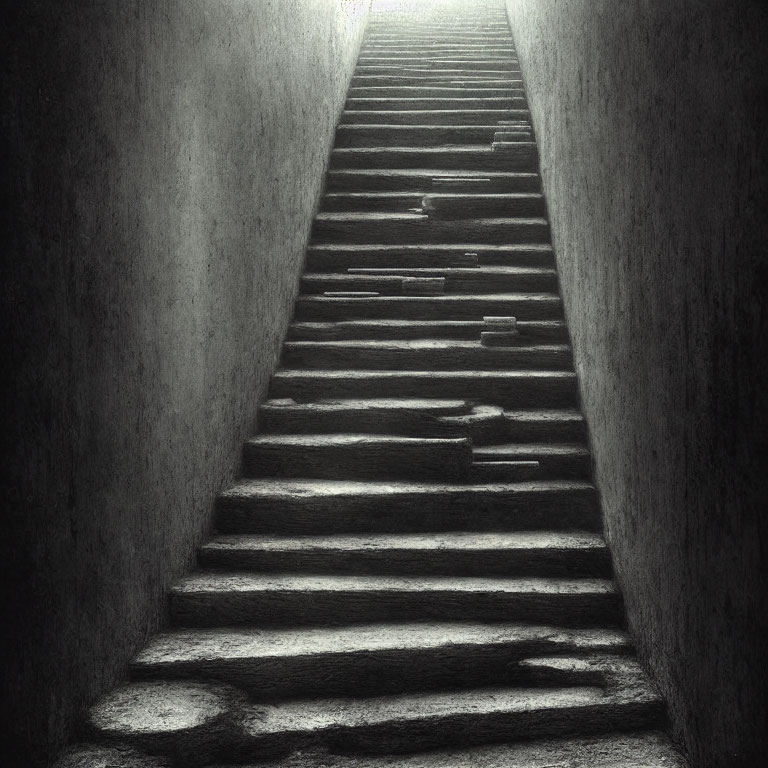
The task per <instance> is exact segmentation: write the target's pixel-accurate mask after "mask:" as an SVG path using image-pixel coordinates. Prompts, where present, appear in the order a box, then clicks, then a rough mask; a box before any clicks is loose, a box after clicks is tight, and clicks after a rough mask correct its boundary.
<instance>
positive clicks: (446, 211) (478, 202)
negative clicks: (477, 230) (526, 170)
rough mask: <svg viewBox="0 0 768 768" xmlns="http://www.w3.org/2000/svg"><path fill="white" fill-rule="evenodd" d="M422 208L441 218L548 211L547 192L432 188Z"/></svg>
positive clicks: (540, 214)
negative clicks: (471, 192) (500, 191)
mask: <svg viewBox="0 0 768 768" xmlns="http://www.w3.org/2000/svg"><path fill="white" fill-rule="evenodd" d="M422 210H423V211H424V212H425V213H427V214H428V215H429V216H430V218H439V219H474V218H481V217H501V216H539V217H546V215H547V210H546V205H545V203H544V196H543V195H540V194H535V193H534V194H531V193H527V194H526V193H507V194H500V193H492V194H483V193H474V194H466V193H448V192H430V193H429V194H428V195H425V196H424V198H423V200H422Z"/></svg>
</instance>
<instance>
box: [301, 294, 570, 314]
mask: <svg viewBox="0 0 768 768" xmlns="http://www.w3.org/2000/svg"><path fill="white" fill-rule="evenodd" d="M484 315H514V316H515V317H518V318H520V319H521V320H559V319H561V318H562V315H563V310H562V304H561V301H560V297H559V296H557V295H556V294H554V293H488V294H474V295H472V294H454V295H450V296H445V295H444V296H366V297H362V298H355V297H348V296H338V297H337V296H299V298H298V299H297V300H296V308H295V314H294V319H295V320H297V321H304V320H314V321H316V320H333V321H337V320H378V319H385V318H386V319H403V320H475V319H477V318H480V317H483V316H484Z"/></svg>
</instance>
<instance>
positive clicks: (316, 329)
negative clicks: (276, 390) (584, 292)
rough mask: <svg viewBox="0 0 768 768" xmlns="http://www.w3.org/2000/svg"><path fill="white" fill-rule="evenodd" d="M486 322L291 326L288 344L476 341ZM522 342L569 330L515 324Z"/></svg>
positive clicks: (563, 337) (562, 336) (558, 336)
mask: <svg viewBox="0 0 768 768" xmlns="http://www.w3.org/2000/svg"><path fill="white" fill-rule="evenodd" d="M485 327H486V326H485V323H483V322H471V321H461V320H454V321H446V322H442V323H441V322H438V321H434V322H430V321H425V322H420V321H412V322H409V321H406V320H404V321H397V322H392V321H389V322H388V321H376V320H370V321H357V322H355V321H347V322H344V321H342V322H340V323H292V324H291V325H290V326H289V327H288V337H287V338H288V340H289V341H343V340H354V339H361V340H366V339H393V340H394V339H423V338H431V339H462V340H467V339H472V340H475V339H479V338H480V333H481V331H484V330H485ZM517 327H518V329H519V330H520V334H521V336H523V338H524V340H525V341H545V342H547V343H549V342H553V343H554V342H561V341H562V342H565V341H568V331H567V329H566V327H565V324H564V323H563V322H562V321H549V322H547V321H541V322H537V321H518V323H517Z"/></svg>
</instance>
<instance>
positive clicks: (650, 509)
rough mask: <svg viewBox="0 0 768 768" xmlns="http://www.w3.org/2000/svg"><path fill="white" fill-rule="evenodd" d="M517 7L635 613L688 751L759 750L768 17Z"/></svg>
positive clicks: (584, 382) (741, 761)
mask: <svg viewBox="0 0 768 768" xmlns="http://www.w3.org/2000/svg"><path fill="white" fill-rule="evenodd" d="M507 6H508V10H509V13H510V17H511V22H512V28H513V34H514V35H515V39H516V43H517V49H518V52H519V55H520V62H521V67H522V70H523V76H524V79H525V81H526V86H527V89H528V96H529V100H530V105H531V111H532V117H533V124H534V128H535V130H536V138H537V142H538V147H539V151H540V154H541V162H542V173H543V180H544V188H545V192H546V194H547V198H548V203H549V208H550V214H551V221H552V233H553V237H554V243H555V249H556V253H557V261H558V267H559V270H560V278H561V286H562V291H563V298H564V304H565V309H566V315H567V319H568V324H569V327H570V330H571V334H572V337H573V347H574V354H575V359H576V364H577V370H578V373H579V377H580V383H581V387H582V394H583V403H584V409H585V412H586V416H587V419H588V422H589V425H590V429H591V432H592V440H593V446H594V456H595V461H596V479H597V481H598V483H599V486H600V489H601V492H602V498H603V504H604V510H605V520H606V527H607V534H608V537H609V540H610V543H611V545H612V549H613V553H614V558H615V565H616V568H617V571H618V576H619V579H620V582H621V585H622V588H623V592H624V596H625V599H626V605H627V611H628V615H629V620H630V624H631V626H632V629H633V631H634V633H635V637H636V639H637V641H638V644H639V647H640V651H641V654H642V655H643V657H644V659H645V660H646V662H647V663H648V665H649V666H650V669H651V671H652V673H653V675H654V677H655V679H656V680H657V681H658V683H659V684H660V685H661V687H662V690H663V693H664V696H665V698H666V699H667V701H668V702H669V707H670V712H671V718H672V723H673V727H674V733H675V736H676V738H678V739H679V740H681V741H682V742H683V743H684V744H685V746H686V747H687V748H688V750H689V751H690V754H691V758H692V762H693V763H694V764H696V765H700V766H702V767H709V766H726V765H727V766H734V765H740V766H742V765H744V766H746V765H750V766H751V765H758V764H761V763H762V760H761V758H764V757H765V754H766V753H767V752H768V746H767V745H766V741H765V737H766V733H768V732H766V731H765V730H764V724H765V722H766V711H765V698H764V673H763V671H762V670H763V669H764V657H763V656H762V655H761V653H760V646H761V644H762V642H764V637H761V636H760V635H761V634H762V633H763V631H764V630H763V629H761V627H763V628H764V617H765V616H766V605H765V601H764V600H765V598H764V594H765V583H764V581H763V577H761V575H760V574H761V571H763V572H765V571H766V567H765V566H766V564H765V538H764V537H765V523H764V509H763V510H760V509H759V508H760V507H761V506H762V505H763V504H764V503H765V494H764V487H762V486H763V482H762V480H760V479H759V478H760V475H761V469H760V467H761V465H763V464H764V462H765V457H766V434H768V424H767V422H766V406H765V398H764V387H765V382H766V381H767V380H768V372H767V371H766V356H765V354H764V351H763V350H764V349H765V346H764V345H765V339H766V336H767V335H768V328H766V318H767V317H768V315H766V311H765V293H764V289H763V288H760V287H759V286H760V284H761V281H762V284H763V285H764V284H765V283H766V277H768V275H767V274H766V270H767V268H766V261H765V243H766V238H767V237H768V231H767V230H766V224H765V216H764V213H765V210H766V189H765V186H766V181H765V180H766V174H765V160H766V133H765V124H766V123H765V121H766V118H765V106H766V102H767V98H766V96H767V95H768V94H767V93H766V69H765V65H764V61H762V59H763V58H764V52H765V35H766V31H768V14H767V13H766V9H765V8H763V7H762V6H761V5H760V4H758V3H755V2H752V3H728V2H725V1H724V0H714V1H713V2H709V3H696V2H685V1H684V0H674V1H672V2H665V3H649V2H641V1H640V0H628V1H627V2H623V3H615V2H609V1H608V0H571V1H570V2H567V3H566V2H557V3H555V2H552V3H542V2H538V1H534V0H508V2H507ZM762 472H763V473H764V470H762Z"/></svg>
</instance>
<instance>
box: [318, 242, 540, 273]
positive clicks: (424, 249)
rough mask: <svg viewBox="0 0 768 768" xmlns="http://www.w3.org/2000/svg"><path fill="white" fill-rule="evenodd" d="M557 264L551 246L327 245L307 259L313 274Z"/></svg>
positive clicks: (466, 244)
mask: <svg viewBox="0 0 768 768" xmlns="http://www.w3.org/2000/svg"><path fill="white" fill-rule="evenodd" d="M554 263H555V257H554V252H553V250H552V246H551V245H550V244H549V243H526V244H524V245H520V244H509V243H507V244H504V245H489V244H487V243H486V244H478V243H464V244H461V243H441V244H434V243H425V244H417V245H393V244H370V243H327V244H322V245H321V244H312V245H310V246H309V248H307V255H306V265H307V270H308V271H311V272H322V271H333V270H339V269H341V270H346V269H350V268H353V269H354V268H359V267H363V268H365V267H382V268H383V267H395V268H400V267H415V268H418V267H432V266H434V267H475V266H478V265H479V266H492V265H503V266H519V267H522V266H552V265H554Z"/></svg>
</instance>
